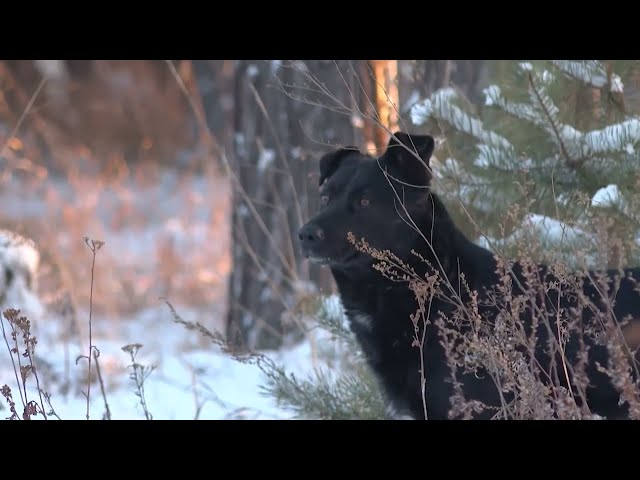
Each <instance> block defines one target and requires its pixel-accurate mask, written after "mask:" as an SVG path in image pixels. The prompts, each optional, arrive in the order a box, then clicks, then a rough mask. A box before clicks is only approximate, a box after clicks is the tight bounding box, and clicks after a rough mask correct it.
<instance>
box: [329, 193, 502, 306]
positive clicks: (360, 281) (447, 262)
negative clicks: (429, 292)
mask: <svg viewBox="0 0 640 480" xmlns="http://www.w3.org/2000/svg"><path fill="white" fill-rule="evenodd" d="M430 207H431V212H430V214H429V215H422V216H419V217H418V218H422V219H424V220H422V222H421V223H417V226H418V228H419V229H420V231H421V235H419V234H417V233H416V234H415V235H416V240H415V242H414V243H413V245H412V250H414V251H415V252H417V254H418V255H414V254H412V253H410V252H405V254H404V255H403V257H402V261H403V262H404V263H405V264H406V265H408V266H409V267H410V268H411V269H412V270H413V272H415V277H419V278H421V279H424V278H426V277H427V276H431V275H433V274H434V273H436V272H437V274H438V275H439V276H440V279H441V280H445V281H448V282H449V283H450V285H452V286H455V287H456V290H458V288H457V286H458V285H459V284H460V281H461V276H464V281H465V282H466V283H467V284H468V285H470V286H473V285H474V284H475V283H476V278H477V277H478V275H486V274H487V273H489V272H477V271H475V269H474V266H475V265H477V262H475V261H474V260H473V259H474V258H475V259H477V258H478V256H485V257H487V258H491V259H492V258H493V256H492V254H491V252H489V251H488V250H486V249H484V248H482V247H480V246H479V245H476V244H475V243H473V242H472V241H471V240H469V239H468V238H467V237H466V236H465V235H464V233H462V231H461V230H460V229H458V227H456V225H455V224H454V222H453V219H452V218H451V216H450V215H449V213H448V212H447V210H446V207H445V206H444V204H443V203H442V202H441V201H440V199H438V197H437V196H436V195H433V196H432V206H430ZM394 253H395V252H394ZM363 255H366V254H363ZM420 257H422V258H420ZM368 260H369V261H368V262H363V264H362V265H361V266H360V267H359V268H357V269H346V270H339V269H335V268H332V273H333V276H334V279H335V280H336V283H337V284H338V288H339V289H340V291H341V293H342V294H343V296H344V295H346V296H349V295H362V294H366V293H368V292H370V291H371V289H374V288H375V289H378V290H380V294H383V295H388V294H391V293H392V292H393V290H394V289H396V288H403V289H405V288H407V282H406V281H402V280H398V279H390V278H388V277H386V276H384V275H383V274H382V273H381V272H380V271H379V270H377V269H376V268H374V267H373V265H374V264H376V263H378V260H376V259H374V258H373V257H369V258H368ZM415 277H414V278H415Z"/></svg>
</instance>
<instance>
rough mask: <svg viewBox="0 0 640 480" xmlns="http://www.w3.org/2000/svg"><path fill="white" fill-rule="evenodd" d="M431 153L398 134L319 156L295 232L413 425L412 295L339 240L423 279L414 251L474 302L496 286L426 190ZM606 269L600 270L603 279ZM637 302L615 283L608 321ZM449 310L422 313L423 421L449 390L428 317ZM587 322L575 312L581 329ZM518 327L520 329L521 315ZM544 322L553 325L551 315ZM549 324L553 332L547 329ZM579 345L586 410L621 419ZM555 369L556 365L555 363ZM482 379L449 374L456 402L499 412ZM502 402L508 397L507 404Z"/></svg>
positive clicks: (441, 407)
mask: <svg viewBox="0 0 640 480" xmlns="http://www.w3.org/2000/svg"><path fill="white" fill-rule="evenodd" d="M433 148H434V141H433V138H432V137H430V136H426V135H414V136H409V135H408V134H406V133H403V132H398V133H396V134H395V138H394V137H392V139H391V141H390V142H389V147H388V148H387V151H386V152H385V154H384V155H382V156H381V157H379V158H372V157H371V156H368V155H364V154H362V153H360V152H359V151H356V150H354V149H351V148H349V149H341V150H338V151H337V152H335V153H330V154H327V155H325V156H324V157H323V160H322V161H321V164H320V170H321V181H320V184H321V185H322V187H321V198H322V202H321V203H322V206H321V208H320V211H319V212H318V213H317V214H316V215H315V216H314V217H313V218H312V219H311V220H309V222H308V223H307V224H305V225H304V226H303V227H302V228H301V229H300V231H299V238H300V242H301V245H302V248H303V251H304V253H305V256H307V257H308V258H309V259H310V260H311V261H314V262H316V263H320V264H324V265H326V266H328V267H329V268H330V269H331V271H332V273H333V276H334V278H335V281H336V284H337V287H338V290H339V293H340V296H341V299H342V303H343V305H344V308H345V312H346V314H347V316H348V318H349V319H350V321H351V328H352V330H353V331H354V333H355V335H356V337H357V339H358V341H359V342H360V344H361V346H362V349H363V351H364V353H365V355H366V357H367V360H368V362H369V365H370V366H371V368H372V370H373V371H374V372H375V373H376V374H377V377H378V378H379V380H380V382H381V385H382V387H383V391H384V392H385V394H386V395H387V397H388V399H389V401H390V402H391V404H392V405H393V406H394V407H395V409H396V410H397V411H398V412H399V413H404V414H408V415H410V416H411V417H412V418H416V419H420V418H424V408H423V402H422V393H421V388H420V374H419V371H420V358H419V350H418V349H417V348H416V347H415V346H412V338H413V334H414V332H413V325H412V323H411V321H410V315H412V314H414V313H415V312H416V310H417V302H416V299H415V295H414V293H413V292H412V291H410V290H409V288H408V287H407V283H405V282H398V281H393V280H391V279H388V278H385V277H384V276H383V275H381V273H380V272H378V271H376V270H374V269H373V268H372V267H371V266H372V263H373V262H374V260H373V259H372V258H371V257H370V256H369V255H367V254H364V253H360V252H358V251H356V250H355V248H354V246H353V245H352V244H351V243H349V242H348V240H347V234H348V232H353V234H354V235H355V237H356V239H360V238H364V239H365V240H366V241H367V242H368V243H369V244H370V245H371V246H373V247H376V248H378V249H381V250H382V249H389V250H390V251H391V252H393V253H394V254H395V255H397V256H398V257H399V258H400V259H402V260H403V261H404V262H406V263H408V264H410V265H411V266H412V267H413V268H414V269H415V271H416V273H418V274H419V275H424V274H425V273H427V268H426V266H425V264H424V262H421V261H419V260H417V257H416V256H415V255H413V254H412V253H411V252H412V250H415V251H417V252H419V253H420V254H421V255H422V257H423V258H425V259H427V260H428V261H429V262H431V264H432V265H436V266H437V268H438V270H439V271H440V273H441V274H443V275H445V276H446V277H447V278H448V279H449V280H450V282H451V284H452V285H458V284H459V278H460V277H459V275H460V273H463V274H464V278H465V281H466V283H467V284H468V285H469V287H470V289H471V290H472V291H474V290H475V291H477V292H479V294H480V298H481V300H486V296H484V295H485V293H486V287H490V286H493V285H496V284H497V283H498V282H499V280H500V277H499V275H498V273H497V272H496V270H497V263H496V260H495V259H494V256H493V254H492V253H491V252H490V251H488V250H486V249H484V248H482V247H480V246H478V245H476V244H474V243H473V242H471V241H470V240H468V239H467V238H466V237H465V236H464V235H463V234H462V232H461V231H460V230H459V229H458V228H457V227H456V226H455V225H454V223H453V221H452V219H451V217H450V216H449V214H448V212H447V211H446V209H445V207H444V205H443V204H442V203H441V201H440V200H439V199H438V197H437V196H436V195H435V194H433V193H432V192H431V191H430V189H429V184H430V180H431V173H430V170H429V169H428V163H429V159H430V157H431V155H432V153H433ZM416 154H417V155H416ZM400 200H401V201H402V203H401V201H400ZM403 205H404V207H403ZM405 208H406V211H405V210H404V209H405ZM407 213H409V214H410V215H411V217H412V218H413V220H414V221H415V222H417V227H418V228H419V230H420V231H421V232H422V234H424V235H425V236H426V237H427V238H429V239H430V241H431V245H432V247H433V250H432V249H431V248H430V247H429V245H428V244H427V243H426V242H425V241H424V239H423V238H422V236H421V234H420V233H418V232H416V230H415V228H413V226H411V225H409V224H408V223H407V220H408V217H407ZM434 252H435V254H434ZM436 259H437V260H438V261H436ZM513 270H514V272H515V274H516V277H517V279H518V280H519V281H520V282H523V283H522V284H523V285H524V278H523V276H522V271H521V265H519V264H517V263H516V264H515V266H514V268H513ZM613 273H615V272H608V274H609V275H612V274H613ZM625 273H626V274H628V275H631V276H633V277H634V278H635V279H636V280H637V279H638V278H640V271H639V270H638V269H629V270H626V271H625ZM539 275H540V278H544V279H548V278H550V273H549V272H548V269H547V267H545V266H540V267H539ZM513 291H514V295H516V294H518V293H520V290H519V288H518V283H517V282H514V285H513ZM584 292H585V293H586V294H587V296H589V297H590V298H596V291H595V289H594V287H593V285H591V284H589V283H587V282H585V286H584ZM458 293H459V294H460V296H461V298H462V300H463V301H465V300H468V296H467V295H465V294H464V289H463V290H462V291H459V292H458ZM639 300H640V299H639V297H638V293H637V292H635V291H634V288H633V285H632V283H631V282H630V281H628V280H625V279H623V280H622V283H621V285H620V290H619V292H618V294H617V297H616V302H615V307H614V313H615V315H616V317H617V318H618V319H622V318H623V317H624V316H625V315H631V316H632V317H634V318H633V319H632V321H636V319H639V318H640V301H639ZM546 301H547V302H550V303H548V304H547V305H549V306H551V307H555V306H556V305H557V303H558V302H560V304H561V305H562V306H563V307H564V308H565V309H567V308H569V307H570V306H571V305H569V303H568V302H569V301H570V299H568V298H567V297H564V296H563V297H561V298H560V299H558V298H557V297H554V293H553V291H552V290H551V291H549V292H548V293H547V294H546ZM451 309H452V307H451V304H450V303H447V302H446V301H445V300H442V299H439V298H437V297H436V298H435V299H434V300H433V303H432V305H431V308H430V309H429V312H431V314H432V318H431V319H430V320H432V323H431V324H430V325H429V326H428V329H427V334H426V339H425V345H424V368H425V377H426V404H427V416H428V418H429V419H447V418H450V417H449V410H450V407H451V405H450V397H451V395H452V393H453V390H452V386H451V384H450V383H449V378H450V371H449V367H448V366H447V363H446V360H445V352H444V348H443V346H442V345H441V342H440V338H439V336H438V328H437V327H436V325H435V324H434V323H433V320H434V319H435V316H436V314H437V313H438V312H439V311H441V312H445V313H446V312H451ZM552 309H553V308H552ZM480 314H481V315H483V316H485V317H486V318H488V319H492V317H493V316H495V314H496V311H495V310H492V308H491V306H489V305H486V306H482V307H481V309H480ZM523 315H526V314H523ZM363 316H364V317H365V318H370V319H371V324H370V325H368V324H366V322H363V321H362V318H363ZM590 319H591V317H588V316H587V314H586V313H585V314H584V318H583V320H584V322H585V324H586V322H587V321H588V320H590ZM523 321H524V322H525V323H526V322H527V318H523ZM550 321H551V322H553V321H555V316H554V318H550ZM552 325H554V328H555V324H553V323H552ZM538 331H539V332H540V339H539V342H538V345H537V346H538V348H540V347H543V346H544V345H545V340H546V338H547V337H546V335H547V331H546V330H545V329H542V328H541V329H538ZM585 341H587V338H586V337H585ZM589 346H590V350H589V359H590V361H591V363H590V366H589V369H588V371H587V373H588V374H589V376H590V381H591V384H592V388H591V389H590V390H589V391H588V397H587V399H588V403H589V407H590V409H591V411H592V412H594V413H598V414H600V415H603V416H607V417H608V418H625V416H626V415H627V404H626V403H624V402H619V400H620V394H619V392H618V391H617V390H616V389H614V388H613V387H612V385H611V383H610V382H609V379H608V377H607V375H606V374H604V373H600V372H598V371H597V370H596V368H595V364H594V362H595V361H599V362H600V363H601V364H602V365H603V366H606V365H607V358H608V356H607V355H608V354H607V350H606V348H605V347H604V346H598V345H594V344H590V345H589ZM577 352H578V344H577V343H576V341H573V342H570V343H569V344H568V346H567V347H566V354H567V356H568V357H569V358H570V359H575V357H576V355H577ZM536 358H537V359H538V360H539V361H540V362H542V363H541V364H543V365H544V364H546V365H549V364H550V361H549V359H548V358H546V357H545V355H544V353H543V352H542V350H541V349H540V350H539V351H537V352H536ZM544 362H546V363H544ZM556 368H558V369H559V368H561V367H560V366H559V365H556ZM558 371H560V370H558ZM483 373H486V372H479V373H478V374H475V375H474V374H467V375H461V374H460V373H458V374H457V375H458V380H459V381H461V383H462V387H463V392H464V394H465V397H466V399H467V400H479V401H482V402H484V403H485V404H487V405H490V406H494V407H499V406H500V404H501V399H500V395H499V392H498V390H497V389H496V387H495V384H494V382H493V381H492V380H491V379H490V378H489V377H488V376H487V375H483ZM505 400H506V401H509V398H508V397H507V398H506V399H505ZM619 403H621V404H620V405H619ZM493 414H494V412H492V411H488V412H484V413H482V414H480V415H477V416H476V418H490V417H491V416H492V415H493Z"/></svg>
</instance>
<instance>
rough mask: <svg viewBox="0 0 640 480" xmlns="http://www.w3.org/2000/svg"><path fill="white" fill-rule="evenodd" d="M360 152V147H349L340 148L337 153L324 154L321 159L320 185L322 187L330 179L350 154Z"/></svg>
mask: <svg viewBox="0 0 640 480" xmlns="http://www.w3.org/2000/svg"><path fill="white" fill-rule="evenodd" d="M354 151H355V152H358V151H359V150H358V147H354V146H351V145H349V146H347V147H343V148H339V149H338V150H336V151H335V152H330V153H326V154H324V155H323V156H322V157H321V158H320V180H318V185H320V186H322V184H323V183H324V182H325V181H326V180H327V178H329V177H330V176H331V175H333V173H334V172H335V171H336V170H337V169H338V167H339V166H340V162H341V161H342V160H343V159H344V157H346V156H347V155H348V154H350V153H353V152H354Z"/></svg>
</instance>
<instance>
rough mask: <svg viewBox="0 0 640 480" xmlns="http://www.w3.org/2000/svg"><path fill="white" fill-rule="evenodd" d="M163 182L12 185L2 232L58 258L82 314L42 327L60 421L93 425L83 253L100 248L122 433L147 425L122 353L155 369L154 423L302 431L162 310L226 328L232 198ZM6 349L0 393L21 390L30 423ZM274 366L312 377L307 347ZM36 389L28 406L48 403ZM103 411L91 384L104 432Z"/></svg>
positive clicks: (106, 363) (47, 271) (42, 358)
mask: <svg viewBox="0 0 640 480" xmlns="http://www.w3.org/2000/svg"><path fill="white" fill-rule="evenodd" d="M153 175H155V177H153ZM153 175H138V177H136V174H135V172H132V174H131V175H130V176H129V177H128V179H126V180H124V181H119V182H118V183H115V184H106V183H104V182H102V181H100V180H98V179H97V178H96V177H91V176H89V175H87V176H85V177H81V176H78V177H76V178H73V179H71V180H67V179H45V180H44V181H42V182H38V183H29V184H28V185H26V184H24V183H21V182H19V181H16V180H15V179H14V180H13V181H8V182H6V183H2V184H0V204H2V205H3V206H4V208H3V211H2V213H1V214H0V226H2V227H5V228H7V227H9V228H12V227H17V228H19V229H21V230H23V231H26V232H29V233H31V234H32V236H33V237H34V239H35V241H36V242H37V243H38V244H40V245H44V246H45V247H46V252H51V251H54V252H55V257H56V258H57V260H58V262H60V263H62V264H63V265H64V268H63V269H62V270H63V271H64V270H66V271H67V275H66V276H64V277H62V278H64V279H66V286H67V287H69V288H70V291H71V293H72V295H73V298H74V303H75V306H76V308H77V310H76V314H77V316H76V319H75V320H74V321H70V320H69V319H68V318H65V317H63V316H61V315H60V314H59V312H56V313H52V311H49V312H48V313H47V314H45V315H44V316H43V317H42V318H38V319H32V322H33V332H32V333H33V334H34V335H35V336H36V338H37V345H36V352H35V355H36V357H35V358H36V366H37V368H38V372H39V375H38V378H39V380H40V383H41V387H42V388H43V389H44V390H46V391H48V392H49V393H50V394H51V405H52V406H53V408H54V409H55V412H56V414H57V415H58V416H59V417H60V418H61V419H85V418H86V398H85V396H84V392H86V390H87V361H86V359H80V360H79V361H78V363H77V364H76V359H77V357H78V356H80V355H87V354H88V352H89V345H88V340H89V335H88V333H89V310H88V306H89V294H90V280H91V252H90V251H89V249H88V248H87V246H86V245H85V243H84V241H83V237H84V236H88V237H90V238H94V239H98V240H103V241H105V245H104V247H102V249H101V250H100V251H99V252H98V254H97V257H96V271H95V288H94V297H93V306H94V311H93V321H92V343H93V345H95V346H96V347H97V349H98V350H99V351H100V356H99V366H100V370H101V374H102V377H103V379H104V386H105V390H106V391H105V395H106V399H107V402H108V405H109V409H110V412H111V417H112V419H145V413H144V411H143V408H142V406H141V402H140V399H139V398H138V397H137V396H136V394H135V390H136V389H135V383H134V381H133V380H132V379H131V378H130V375H131V373H132V370H131V368H130V367H129V365H130V364H131V358H130V356H129V354H128V353H126V352H125V351H123V349H122V347H124V346H125V345H128V344H141V345H142V347H141V349H140V351H139V353H138V356H137V357H136V362H137V363H139V364H142V365H145V366H151V365H153V366H154V367H155V368H154V370H153V371H152V372H151V373H150V375H149V377H148V378H147V379H146V381H145V383H144V392H145V398H146V405H147V408H148V411H149V413H150V414H151V415H152V416H153V418H154V419H283V418H292V416H293V412H291V411H287V410H286V409H284V408H281V407H279V406H278V405H276V404H275V402H274V400H273V399H272V398H270V397H268V396H266V395H264V394H263V392H262V390H261V386H262V385H263V384H264V381H265V377H264V376H263V374H262V372H261V371H260V369H259V368H258V367H257V366H256V365H251V364H243V363H240V362H238V361H236V360H234V359H232V358H230V357H228V356H226V355H225V354H223V353H222V352H221V351H220V349H219V347H217V346H216V345H214V344H212V342H210V341H209V340H207V339H206V338H204V337H203V336H202V335H201V334H199V333H196V332H193V331H190V330H188V329H187V328H185V326H184V325H180V324H178V323H176V322H174V320H173V316H172V313H171V311H170V309H169V307H168V306H167V305H166V304H165V303H164V301H163V300H162V299H161V298H166V299H167V300H168V301H170V302H171V304H172V305H173V306H174V307H175V308H176V310H177V312H178V314H179V315H180V316H181V317H182V318H183V319H185V320H187V321H193V322H200V323H201V324H203V325H204V326H205V327H206V328H207V329H209V330H212V331H213V330H219V329H221V327H222V326H223V325H224V318H225V317H224V315H225V300H226V277H227V275H228V274H229V271H230V260H229V238H228V235H229V226H228V219H229V186H228V184H227V183H226V182H225V181H224V180H223V179H221V178H219V177H215V176H204V175H200V176H198V175H195V174H194V175H183V176H177V175H175V174H172V173H169V172H166V171H165V172H159V173H158V172H156V173H154V174H153ZM141 178H142V179H143V180H144V181H141V180H140V179H141ZM50 258H51V255H47V254H44V255H43V265H42V274H41V275H42V278H41V279H40V280H41V281H40V291H41V293H42V295H43V298H45V299H47V297H48V296H54V294H53V293H52V292H53V291H54V290H56V288H58V283H60V282H56V281H54V280H52V279H53V277H55V275H54V274H53V272H54V270H55V271H57V270H56V269H54V268H52V266H51V264H50V262H48V259H50ZM63 283H65V282H63ZM5 307H6V306H3V309H4V308H5ZM3 322H4V326H5V329H6V328H8V322H6V321H5V320H4V319H3ZM8 335H9V334H8ZM9 340H10V339H9ZM0 347H1V348H0V386H2V385H5V384H7V385H8V386H9V387H11V389H12V392H13V398H14V401H15V402H16V406H17V409H18V412H19V413H21V412H22V403H21V399H20V395H19V393H18V392H19V390H18V386H17V381H16V376H15V373H14V368H13V364H12V360H11V356H10V355H9V352H8V349H7V347H6V344H5V343H4V341H2V345H0ZM265 353H266V354H267V355H268V356H269V357H270V358H272V359H273V360H274V361H276V362H277V363H279V364H281V365H283V366H284V367H285V368H286V370H287V371H289V372H292V373H295V374H296V375H301V376H303V377H304V376H306V375H307V374H311V373H312V369H313V365H312V357H313V355H312V354H311V345H310V344H309V343H306V342H305V343H303V344H301V345H299V346H296V347H293V348H289V349H285V350H283V351H281V352H265ZM14 359H15V356H14ZM92 371H94V365H92ZM94 375H95V374H94ZM27 384H28V387H30V390H29V389H28V390H27V396H28V399H29V400H31V399H35V400H37V401H38V403H40V401H39V397H38V395H37V390H36V389H35V381H34V379H33V378H32V377H30V378H29V379H28V380H27ZM0 405H1V408H2V409H1V410H0V416H1V417H2V418H7V417H9V416H10V412H9V409H8V405H7V402H6V401H5V400H4V399H0ZM105 411H106V409H105V403H104V399H103V395H102V393H101V388H100V383H99V382H98V381H97V379H96V378H95V377H92V381H91V390H90V418H91V419H95V420H98V419H102V418H103V415H104V414H105Z"/></svg>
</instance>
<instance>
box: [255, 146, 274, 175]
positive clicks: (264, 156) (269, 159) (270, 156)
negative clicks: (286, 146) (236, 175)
mask: <svg viewBox="0 0 640 480" xmlns="http://www.w3.org/2000/svg"><path fill="white" fill-rule="evenodd" d="M275 158H276V152H275V151H274V150H273V149H271V148H263V149H262V151H261V152H260V157H258V171H259V172H264V171H265V170H266V169H267V168H269V167H270V166H271V164H273V161H274V160H275Z"/></svg>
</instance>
